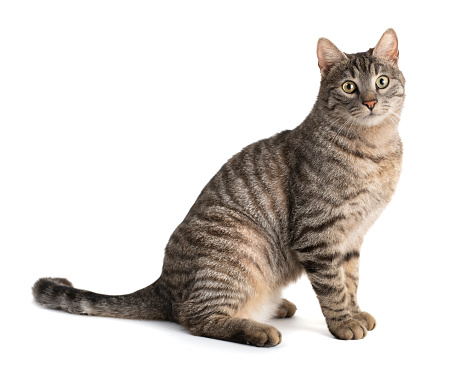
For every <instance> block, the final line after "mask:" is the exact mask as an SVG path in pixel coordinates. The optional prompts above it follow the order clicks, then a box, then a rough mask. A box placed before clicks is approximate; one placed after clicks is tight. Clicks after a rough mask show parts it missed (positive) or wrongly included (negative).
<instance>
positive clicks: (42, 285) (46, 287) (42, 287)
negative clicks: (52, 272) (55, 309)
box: [32, 278, 73, 306]
mask: <svg viewBox="0 0 466 370" xmlns="http://www.w3.org/2000/svg"><path fill="white" fill-rule="evenodd" d="M55 286H68V287H73V284H71V282H70V281H69V280H68V279H65V278H40V279H39V280H37V281H36V282H35V283H34V285H33V286H32V295H33V296H34V299H35V300H36V302H37V303H39V304H41V305H44V306H48V305H49V304H50V303H51V300H53V299H51V298H52V296H53V294H52V291H53V288H54V287H55Z"/></svg>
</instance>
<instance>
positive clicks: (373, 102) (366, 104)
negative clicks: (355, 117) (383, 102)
mask: <svg viewBox="0 0 466 370" xmlns="http://www.w3.org/2000/svg"><path fill="white" fill-rule="evenodd" d="M375 103H377V100H370V101H365V102H363V103H362V104H364V105H365V106H366V107H367V108H369V109H370V110H371V111H372V109H374V106H375Z"/></svg>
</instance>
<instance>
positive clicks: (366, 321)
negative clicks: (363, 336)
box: [353, 312, 377, 331]
mask: <svg viewBox="0 0 466 370" xmlns="http://www.w3.org/2000/svg"><path fill="white" fill-rule="evenodd" d="M353 319H356V320H358V321H360V322H361V323H362V324H363V325H364V326H365V327H366V329H367V330H369V331H370V330H374V329H375V327H376V325H377V322H376V321H375V319H374V316H372V315H371V314H370V313H368V312H359V313H358V314H356V315H353Z"/></svg>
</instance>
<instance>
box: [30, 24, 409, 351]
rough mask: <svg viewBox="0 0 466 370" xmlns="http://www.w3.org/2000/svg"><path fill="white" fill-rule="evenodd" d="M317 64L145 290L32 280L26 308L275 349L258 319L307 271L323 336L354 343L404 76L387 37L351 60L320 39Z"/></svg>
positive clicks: (392, 166) (395, 151)
mask: <svg viewBox="0 0 466 370" xmlns="http://www.w3.org/2000/svg"><path fill="white" fill-rule="evenodd" d="M317 56H318V60H319V67H320V69H321V74H322V81H321V86H320V91H319V95H318V99H317V102H316V104H315V106H314V108H313V110H312V112H311V113H310V114H309V116H308V117H307V118H306V119H305V121H304V122H303V123H302V124H301V125H300V126H298V127H297V128H296V129H294V130H291V131H284V132H281V133H279V134H277V135H275V136H273V137H271V138H269V139H265V140H261V141H258V142H256V143H254V144H251V145H249V146H248V147H246V148H244V149H243V150H242V151H241V152H240V153H238V154H236V155H235V156H234V157H232V158H231V159H230V160H229V161H228V162H227V163H226V164H225V165H224V166H223V167H222V168H221V169H220V171H219V172H218V173H217V174H216V175H215V176H214V177H213V178H212V180H211V181H210V182H209V183H208V184H207V186H206V187H205V188H204V189H203V191H202V193H201V194H200V195H199V198H198V199H197V201H196V202H195V203H194V205H193V207H192V208H191V210H190V211H189V213H188V215H187V216H186V218H185V219H184V221H183V222H182V223H181V224H180V225H179V226H178V228H177V229H176V230H175V231H174V233H173V234H172V236H171V238H170V240H169V242H168V245H167V247H166V250H165V259H164V264H163V271H162V274H161V276H160V278H159V279H158V280H157V281H156V282H155V283H153V284H152V285H150V286H148V287H147V288H144V289H142V290H139V291H137V292H135V293H133V294H128V295H123V296H106V295H101V294H96V293H92V292H89V291H84V290H80V289H76V288H73V287H72V285H71V283H70V282H69V281H68V280H66V279H59V278H43V279H39V280H38V281H37V282H36V284H35V285H34V287H33V294H34V297H35V299H36V300H37V302H39V303H40V304H42V305H44V306H46V307H49V308H55V309H61V310H64V311H67V312H71V313H77V314H88V315H97V316H110V317H120V318H132V319H148V320H171V321H175V322H178V323H180V324H181V325H183V326H185V327H186V328H187V329H188V330H189V331H190V332H191V333H193V334H195V335H201V336H206V337H211V338H217V339H223V340H228V341H234V342H239V343H248V344H253V345H257V346H274V345H277V344H279V343H280V341H281V334H280V332H279V331H278V330H277V329H276V328H274V327H273V326H270V325H267V324H263V323H261V322H260V320H264V319H265V318H267V317H270V316H275V317H289V316H292V315H293V314H294V313H295V311H296V307H295V305H294V304H292V303H291V302H289V301H287V300H284V299H281V297H280V291H281V289H282V288H284V287H285V286H286V285H287V284H289V283H290V282H293V281H295V280H296V279H298V277H300V276H301V275H302V274H303V273H306V274H307V276H308V277H309V279H310V281H311V284H312V287H313V288H314V291H315V292H316V294H317V297H318V299H319V302H320V305H321V308H322V312H323V314H324V316H325V319H326V321H327V324H328V328H329V330H330V332H331V333H332V334H333V335H334V336H335V337H337V338H340V339H360V338H364V337H365V336H366V334H367V331H368V330H372V329H373V328H374V327H375V319H374V318H373V317H372V316H371V315H370V314H368V313H366V312H363V311H361V309H360V308H359V306H358V303H357V300H356V291H357V287H358V269H359V252H360V248H361V243H362V241H363V236H364V234H365V233H366V231H367V230H368V229H369V228H370V226H371V225H372V224H373V222H374V221H375V220H376V218H377V217H378V216H379V215H380V213H381V212H382V210H383V209H384V208H385V206H386V205H387V203H388V202H389V200H390V198H391V197H392V195H393V192H394V191H395V187H396V184H397V182H398V178H399V175H400V169H401V156H402V144H401V140H400V137H399V135H398V121H399V117H400V113H401V109H402V105H403V100H404V83H405V80H404V77H403V75H402V73H401V72H400V70H399V69H398V66H397V61H398V41H397V37H396V34H395V32H394V31H393V30H392V29H389V30H387V31H386V32H385V33H384V34H383V36H382V38H381V39H380V41H379V43H378V44H377V46H376V47H375V48H374V49H370V50H369V51H367V52H365V53H358V54H345V53H342V52H340V51H339V50H338V49H337V48H336V47H335V46H334V45H333V44H332V43H331V42H330V41H328V40H327V39H320V40H319V42H318V46H317ZM381 75H385V76H387V77H388V78H389V85H388V87H386V88H384V89H379V88H376V79H377V77H379V76H381ZM348 80H349V81H352V82H353V83H355V84H356V85H357V89H356V91H355V92H354V93H352V94H348V93H346V92H344V91H343V89H342V84H343V83H344V82H345V81H348ZM374 100H377V103H376V104H375V106H374ZM367 102H372V103H370V105H369V103H367ZM370 106H372V107H373V110H371V109H369V107H370ZM372 113H373V114H372Z"/></svg>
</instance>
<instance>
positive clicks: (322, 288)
mask: <svg viewBox="0 0 466 370" xmlns="http://www.w3.org/2000/svg"><path fill="white" fill-rule="evenodd" d="M311 284H312V287H313V288H314V291H315V292H316V294H317V295H318V296H323V297H328V296H329V295H340V294H341V293H343V292H344V291H345V289H346V288H345V287H344V286H341V287H339V288H335V287H334V286H333V285H328V284H323V283H318V282H316V281H313V282H312V283H311Z"/></svg>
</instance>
